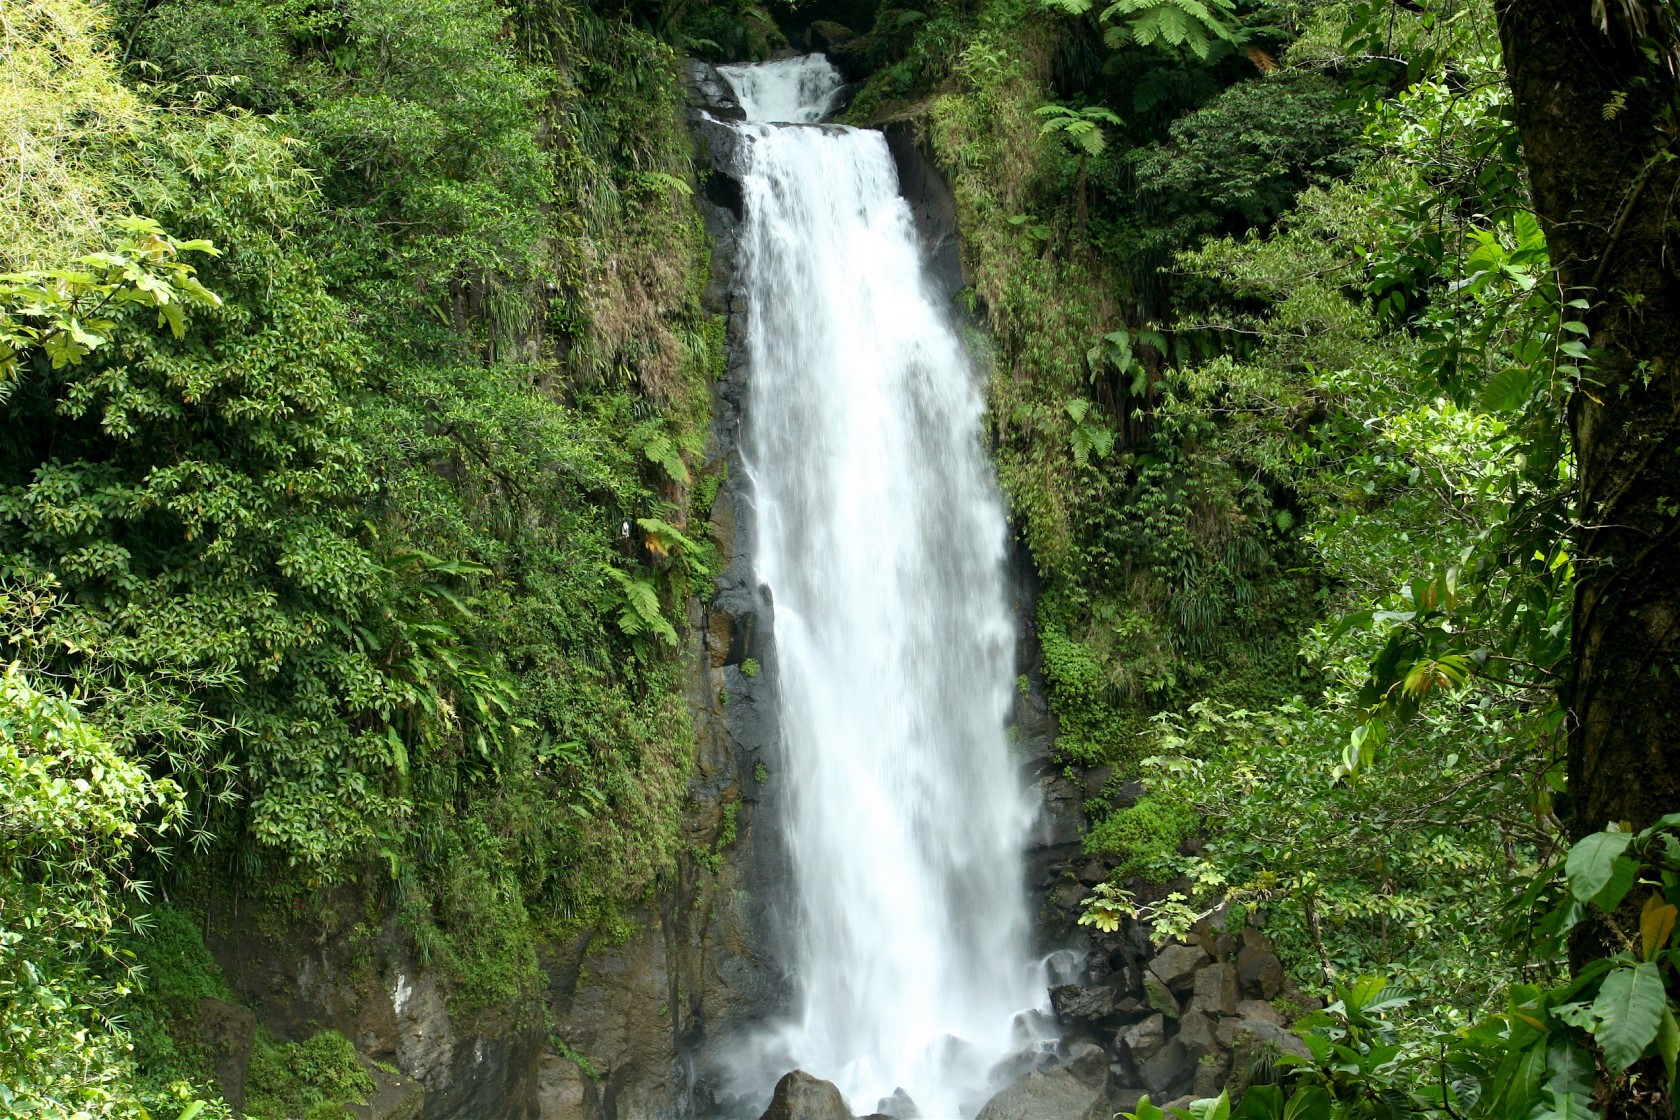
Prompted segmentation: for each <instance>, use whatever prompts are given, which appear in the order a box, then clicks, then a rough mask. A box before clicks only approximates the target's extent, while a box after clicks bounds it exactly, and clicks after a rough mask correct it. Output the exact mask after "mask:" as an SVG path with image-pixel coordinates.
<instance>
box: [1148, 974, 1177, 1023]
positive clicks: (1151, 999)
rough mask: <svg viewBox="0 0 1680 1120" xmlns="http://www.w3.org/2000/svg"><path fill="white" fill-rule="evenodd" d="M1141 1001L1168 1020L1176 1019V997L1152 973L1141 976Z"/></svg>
mask: <svg viewBox="0 0 1680 1120" xmlns="http://www.w3.org/2000/svg"><path fill="white" fill-rule="evenodd" d="M1143 999H1144V1002H1145V1003H1147V1004H1148V1005H1149V1006H1150V1007H1153V1008H1154V1009H1155V1010H1157V1011H1159V1012H1160V1013H1161V1014H1163V1015H1166V1016H1167V1017H1169V1018H1172V1019H1176V1018H1178V1013H1179V1011H1180V1008H1179V1006H1178V997H1177V996H1175V995H1173V994H1172V992H1171V990H1169V989H1168V987H1167V986H1166V985H1165V984H1164V983H1162V982H1161V978H1160V977H1159V976H1156V975H1155V974H1154V973H1153V972H1145V973H1144V974H1143Z"/></svg>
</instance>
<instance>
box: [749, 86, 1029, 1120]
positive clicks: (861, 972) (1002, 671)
mask: <svg viewBox="0 0 1680 1120" xmlns="http://www.w3.org/2000/svg"><path fill="white" fill-rule="evenodd" d="M723 73H724V75H725V77H726V78H727V79H728V81H729V83H730V84H731V85H732V86H733V87H734V89H735V91H736V93H737V95H738V96H739V97H740V99H741V102H742V104H743V107H744V108H745V109H746V111H747V114H748V117H749V123H747V124H744V125H740V126H738V128H739V129H740V131H741V133H742V134H743V136H744V138H746V139H747V141H748V147H749V148H750V155H749V166H748V168H747V171H746V174H745V176H744V181H743V187H744V193H745V200H746V224H745V228H744V231H743V234H742V240H741V258H740V260H741V268H742V270H743V273H742V275H743V280H744V287H745V290H746V294H747V300H748V320H747V322H748V335H747V348H748V357H749V361H750V374H751V410H750V418H751V419H750V423H751V432H750V434H749V437H748V441H747V447H746V449H745V455H744V457H745V459H746V461H747V465H748V468H749V470H750V472H751V476H752V482H753V487H754V494H755V496H756V503H757V508H758V525H759V528H758V551H757V556H756V564H757V570H758V575H759V578H760V579H761V580H762V581H763V582H764V583H765V584H766V585H768V586H769V588H770V590H771V594H772V599H773V602H774V604H775V607H774V609H775V633H776V638H775V641H776V651H777V667H778V674H779V676H778V685H779V692H780V705H781V706H780V725H781V732H782V736H783V739H784V743H785V748H786V749H785V756H786V762H785V766H784V768H785V770H786V773H784V774H781V775H773V776H772V779H771V780H772V781H776V780H781V781H784V782H786V783H787V785H786V787H785V789H786V796H785V804H786V806H787V818H786V821H785V824H784V827H785V834H786V837H787V844H788V848H789V851H790V854H791V858H792V861H793V867H794V874H795V878H796V888H795V889H796V893H797V903H798V907H799V923H798V929H797V930H796V931H795V934H794V943H795V944H794V951H795V959H794V961H793V967H794V974H795V978H796V981H797V983H798V986H799V992H798V996H799V1000H798V1008H797V1011H796V1014H795V1016H794V1018H793V1020H792V1021H791V1022H788V1023H786V1024H785V1025H783V1026H781V1027H780V1028H776V1029H773V1030H770V1031H768V1032H767V1033H766V1034H765V1035H764V1036H762V1037H761V1038H760V1039H758V1040H757V1044H756V1047H755V1048H754V1049H753V1053H751V1054H747V1055H744V1056H743V1058H742V1078H743V1080H744V1081H746V1082H752V1081H753V1080H754V1079H755V1078H756V1079H759V1080H758V1082H757V1084H756V1085H749V1086H745V1087H747V1088H748V1089H749V1091H755V1092H757V1093H760V1094H762V1095H763V1096H767V1095H768V1092H769V1088H770V1084H769V1083H765V1081H764V1080H762V1079H763V1078H765V1077H766V1076H768V1077H769V1079H770V1083H773V1080H774V1077H775V1076H778V1075H779V1074H780V1073H783V1072H786V1070H787V1069H790V1068H793V1067H794V1066H798V1067H799V1068H802V1069H804V1070H806V1071H807V1072H810V1073H813V1074H815V1075H817V1076H819V1077H823V1078H827V1079H829V1080H832V1081H834V1082H835V1083H836V1084H838V1085H839V1086H840V1088H841V1091H842V1092H844V1093H845V1094H846V1097H847V1100H848V1102H849V1103H850V1105H851V1106H852V1108H853V1111H855V1112H860V1113H867V1112H870V1111H873V1110H874V1109H875V1108H876V1106H877V1102H878V1101H879V1100H880V1099H881V1098H883V1097H887V1096H889V1095H890V1094H892V1093H893V1091H894V1090H895V1089H899V1088H902V1089H904V1090H906V1091H907V1092H908V1093H909V1095H910V1096H911V1098H913V1099H914V1101H915V1102H916V1104H917V1106H918V1107H919V1108H920V1111H921V1114H922V1116H924V1117H928V1118H931V1120H941V1118H956V1117H958V1116H961V1115H964V1114H966V1115H972V1114H973V1112H974V1110H975V1109H976V1108H977V1106H978V1105H979V1104H980V1103H981V1102H983V1101H984V1100H985V1098H986V1096H987V1095H988V1092H989V1091H990V1089H991V1088H992V1086H990V1085H989V1084H988V1074H989V1072H990V1071H991V1070H992V1067H993V1066H994V1065H995V1064H996V1063H997V1062H998V1061H999V1060H1000V1059H1002V1058H1004V1057H1006V1056H1007V1055H1009V1054H1010V1053H1012V1052H1013V1051H1015V1050H1016V1049H1018V1048H1019V1047H1020V1046H1021V1044H1022V1042H1023V1041H1025V1040H1023V1039H1021V1038H1019V1037H1018V1036H1017V1031H1016V1029H1015V1028H1014V1026H1013V1021H1014V1018H1015V1015H1016V1013H1017V1012H1019V1011H1021V1010H1022V1009H1024V1008H1029V1007H1032V1006H1033V1005H1035V1004H1037V1003H1039V1002H1040V1001H1041V1000H1042V998H1043V991H1044V988H1043V979H1042V972H1041V970H1040V969H1039V968H1037V967H1035V965H1034V963H1033V962H1031V961H1030V960H1029V958H1028V929H1027V925H1028V923H1027V912H1026V900H1025V897H1024V891H1023V884H1022V880H1023V871H1022V850H1023V848H1024V847H1025V843H1026V839H1027V833H1028V830H1029V828H1030V827H1031V822H1032V816H1033V814H1032V809H1031V806H1030V804H1029V802H1028V799H1027V797H1026V796H1025V794H1024V792H1023V790H1022V789H1021V786H1020V782H1019V780H1018V778H1017V772H1016V771H1017V761H1016V760H1015V759H1012V758H1011V756H1010V752H1009V749H1008V745H1007V743H1006V741H1005V724H1006V720H1007V717H1008V712H1009V707H1010V699H1011V697H1010V691H1011V687H1012V684H1013V678H1012V663H1013V662H1012V658H1013V648H1014V634H1013V623H1012V619H1011V617H1010V613H1009V608H1008V604H1007V601H1006V596H1005V590H1004V559H1005V556H1004V550H1005V543H1006V525H1005V520H1004V513H1003V509H1002V507H1001V504H1000V502H999V499H998V496H997V493H996V489H995V486H994V484H993V480H992V477H991V473H990V468H989V465H988V463H987V460H986V456H985V454H984V451H983V449H982V447H981V444H980V426H981V420H982V408H983V403H982V398H981V389H980V385H979V383H978V378H977V377H976V374H975V371H974V370H973V369H972V367H971V366H970V364H969V362H968V360H967V358H966V356H965V354H964V352H963V349H962V346H961V344H960V342H959V340H958V338H957V337H956V335H955V333H954V331H953V329H952V327H951V325H950V323H949V322H948V321H947V320H946V317H945V316H944V315H943V314H942V313H941V312H940V311H939V309H938V307H937V304H936V301H935V298H934V297H933V296H931V295H930V291H929V288H928V285H927V284H926V282H925V278H924V275H923V269H922V261H921V259H920V252H919V248H918V243H917V238H916V233H915V229H914V226H913V224H912V221H911V216H910V210H909V207H908V205H907V204H906V203H905V202H904V201H903V199H901V198H900V196H899V193H898V181H897V175H896V172H895V169H894V166H893V161H892V158H891V156H890V154H889V153H888V149H887V144H886V141H885V138H884V137H883V136H882V135H881V134H880V133H878V132H874V131H870V130H864V129H855V128H844V127H839V126H834V125H812V124H810V123H808V122H813V121H817V120H820V119H821V117H822V116H823V115H824V114H826V113H827V112H828V111H829V108H830V106H831V104H832V102H833V101H834V98H835V95H836V93H837V91H838V89H839V86H840V79H839V75H838V74H837V73H836V72H835V70H834V68H833V67H832V66H830V65H829V63H828V62H827V60H826V59H823V58H821V57H820V56H810V57H806V58H801V59H790V60H787V61H783V62H776V63H770V64H766V65H762V66H742V67H726V68H724V69H723ZM752 122H758V123H752ZM764 122H807V123H790V124H781V125H776V124H770V123H764Z"/></svg>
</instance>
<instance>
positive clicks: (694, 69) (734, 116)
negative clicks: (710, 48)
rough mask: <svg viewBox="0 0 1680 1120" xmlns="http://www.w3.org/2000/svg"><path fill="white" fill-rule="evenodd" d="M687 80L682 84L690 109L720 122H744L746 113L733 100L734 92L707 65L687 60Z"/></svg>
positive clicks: (736, 101)
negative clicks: (708, 115) (715, 118)
mask: <svg viewBox="0 0 1680 1120" xmlns="http://www.w3.org/2000/svg"><path fill="white" fill-rule="evenodd" d="M685 77H686V78H687V79H688V80H687V81H686V82H685V83H684V87H685V88H684V93H685V94H686V95H687V100H688V107H689V108H690V109H703V110H705V111H706V112H708V113H711V114H712V115H713V116H715V117H717V118H718V119H720V120H731V121H744V120H746V119H747V114H746V112H745V111H744V110H743V109H742V108H741V103H740V102H739V101H738V100H736V98H735V91H734V90H733V89H731V88H730V85H729V83H728V82H726V81H724V79H723V75H722V74H719V73H718V72H717V70H716V68H714V67H713V66H711V65H710V64H709V63H706V62H702V61H701V60H700V59H698V58H691V59H689V60H688V73H687V74H686V75H685Z"/></svg>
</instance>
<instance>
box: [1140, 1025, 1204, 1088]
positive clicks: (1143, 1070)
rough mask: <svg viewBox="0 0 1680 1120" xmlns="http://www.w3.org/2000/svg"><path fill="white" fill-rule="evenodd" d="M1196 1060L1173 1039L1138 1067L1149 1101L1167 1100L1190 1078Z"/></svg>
mask: <svg viewBox="0 0 1680 1120" xmlns="http://www.w3.org/2000/svg"><path fill="white" fill-rule="evenodd" d="M1195 1065H1196V1063H1195V1060H1194V1059H1193V1058H1191V1056H1190V1055H1189V1053H1188V1052H1187V1051H1186V1050H1185V1049H1184V1046H1183V1045H1182V1044H1181V1043H1180V1042H1179V1041H1178V1039H1176V1038H1175V1039H1172V1040H1171V1041H1169V1042H1168V1043H1167V1044H1166V1045H1165V1046H1163V1047H1161V1049H1159V1050H1157V1051H1156V1052H1155V1056H1154V1057H1152V1058H1150V1059H1149V1060H1148V1061H1147V1062H1144V1063H1143V1064H1142V1065H1141V1066H1139V1067H1138V1071H1137V1076H1138V1080H1139V1081H1141V1082H1143V1087H1144V1088H1145V1089H1148V1090H1149V1099H1150V1100H1152V1101H1154V1100H1166V1099H1167V1097H1168V1096H1169V1095H1170V1094H1171V1092H1172V1090H1173V1089H1174V1088H1175V1087H1177V1086H1179V1085H1180V1084H1182V1083H1184V1082H1186V1081H1188V1080H1189V1078H1190V1074H1191V1072H1192V1071H1193V1070H1194V1069H1195Z"/></svg>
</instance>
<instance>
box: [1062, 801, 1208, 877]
mask: <svg viewBox="0 0 1680 1120" xmlns="http://www.w3.org/2000/svg"><path fill="white" fill-rule="evenodd" d="M1199 823H1200V819H1199V817H1198V816H1197V814H1196V813H1195V811H1194V810H1193V809H1192V808H1191V807H1190V806H1187V805H1184V804H1182V803H1175V802H1173V801H1170V800H1167V799H1165V798H1155V797H1146V798H1144V799H1143V800H1142V801H1139V802H1138V803H1137V804H1136V805H1133V806H1131V807H1130V808H1127V809H1121V810H1119V811H1118V812H1115V813H1110V814H1109V815H1108V816H1107V817H1105V818H1103V820H1102V821H1100V822H1099V823H1097V824H1096V825H1094V826H1093V827H1092V828H1091V830H1090V831H1089V832H1087V833H1086V834H1085V850H1086V852H1088V853H1090V854H1092V855H1105V856H1111V857H1114V858H1115V859H1116V860H1118V861H1119V862H1118V863H1117V864H1116V865H1115V869H1114V874H1115V875H1117V876H1119V877H1122V878H1124V877H1128V876H1132V875H1139V874H1143V875H1147V874H1148V873H1149V871H1150V870H1151V869H1152V868H1155V867H1158V866H1161V865H1169V866H1170V865H1172V864H1173V863H1175V862H1176V859H1177V856H1178V846H1179V845H1180V844H1182V843H1183V842H1184V841H1185V840H1187V839H1189V838H1190V836H1191V834H1192V833H1193V832H1194V831H1195V829H1196V826H1197V825H1198V824H1199Z"/></svg>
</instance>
